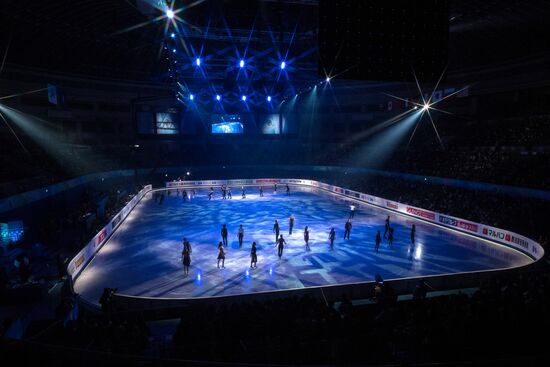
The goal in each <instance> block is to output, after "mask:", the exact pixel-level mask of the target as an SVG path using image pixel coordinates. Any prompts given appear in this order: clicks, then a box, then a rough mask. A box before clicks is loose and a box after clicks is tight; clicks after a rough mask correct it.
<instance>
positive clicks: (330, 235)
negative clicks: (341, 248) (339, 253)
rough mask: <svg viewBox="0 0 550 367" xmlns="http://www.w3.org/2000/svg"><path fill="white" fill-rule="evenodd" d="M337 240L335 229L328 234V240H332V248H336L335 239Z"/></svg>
mask: <svg viewBox="0 0 550 367" xmlns="http://www.w3.org/2000/svg"><path fill="white" fill-rule="evenodd" d="M335 238H336V231H335V230H334V227H332V228H331V229H330V232H329V234H328V239H329V240H330V248H331V249H333V248H334V239H335Z"/></svg>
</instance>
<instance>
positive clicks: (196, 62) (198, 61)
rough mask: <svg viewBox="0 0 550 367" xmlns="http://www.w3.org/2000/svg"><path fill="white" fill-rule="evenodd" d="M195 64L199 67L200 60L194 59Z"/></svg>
mask: <svg viewBox="0 0 550 367" xmlns="http://www.w3.org/2000/svg"><path fill="white" fill-rule="evenodd" d="M195 64H197V66H201V59H200V58H198V57H197V58H196V59H195Z"/></svg>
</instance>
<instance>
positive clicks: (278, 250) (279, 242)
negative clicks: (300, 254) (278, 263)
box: [277, 235, 286, 260]
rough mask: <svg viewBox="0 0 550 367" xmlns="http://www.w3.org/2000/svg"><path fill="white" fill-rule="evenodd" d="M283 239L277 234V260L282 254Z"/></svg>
mask: <svg viewBox="0 0 550 367" xmlns="http://www.w3.org/2000/svg"><path fill="white" fill-rule="evenodd" d="M285 243H286V241H285V239H284V238H283V235H280V236H279V241H278V244H277V255H278V256H279V260H280V259H281V256H283V249H284V248H285Z"/></svg>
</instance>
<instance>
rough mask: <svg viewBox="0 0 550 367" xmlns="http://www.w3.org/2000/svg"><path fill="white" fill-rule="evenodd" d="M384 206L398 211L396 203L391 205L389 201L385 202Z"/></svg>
mask: <svg viewBox="0 0 550 367" xmlns="http://www.w3.org/2000/svg"><path fill="white" fill-rule="evenodd" d="M386 206H387V207H388V208H392V209H395V210H397V209H399V205H398V204H397V203H392V202H391V201H386ZM407 209H408V208H407Z"/></svg>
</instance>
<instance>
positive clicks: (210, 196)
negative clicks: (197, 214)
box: [208, 187, 214, 200]
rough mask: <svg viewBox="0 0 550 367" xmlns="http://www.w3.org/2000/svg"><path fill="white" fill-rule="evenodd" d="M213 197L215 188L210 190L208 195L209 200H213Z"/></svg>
mask: <svg viewBox="0 0 550 367" xmlns="http://www.w3.org/2000/svg"><path fill="white" fill-rule="evenodd" d="M212 195H214V188H213V187H211V188H210V192H209V193H208V200H212Z"/></svg>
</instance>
